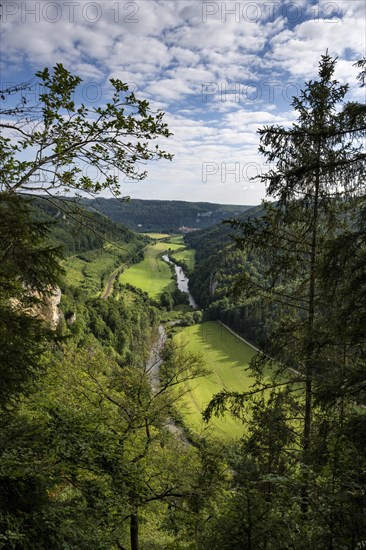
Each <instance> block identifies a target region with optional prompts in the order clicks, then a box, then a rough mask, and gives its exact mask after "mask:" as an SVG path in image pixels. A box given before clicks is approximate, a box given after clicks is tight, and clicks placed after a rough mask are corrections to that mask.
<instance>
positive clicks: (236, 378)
mask: <svg viewBox="0 0 366 550" xmlns="http://www.w3.org/2000/svg"><path fill="white" fill-rule="evenodd" d="M174 338H175V340H176V341H178V342H180V343H182V344H186V346H187V348H186V349H188V350H189V351H192V352H200V353H202V354H203V356H204V359H205V361H206V367H207V369H208V370H209V371H210V374H208V375H207V376H205V377H203V378H198V379H197V380H193V381H189V382H187V383H185V386H186V388H187V389H189V390H191V392H190V393H189V394H187V396H186V397H185V398H184V403H183V404H182V406H181V408H180V412H181V413H182V414H183V417H184V421H185V423H186V424H187V426H188V427H189V428H190V429H192V430H194V431H197V432H201V431H202V429H203V428H204V426H205V424H204V423H203V421H202V416H201V415H202V411H203V409H204V408H205V407H206V406H207V405H208V403H209V401H210V400H211V398H212V396H213V395H214V394H216V393H218V392H219V391H221V390H223V389H227V390H232V391H246V390H248V388H249V386H250V385H251V383H252V379H251V378H250V376H249V374H248V373H247V372H246V371H245V368H246V367H247V366H248V363H249V361H250V359H251V358H252V357H253V355H254V354H255V351H254V349H253V348H251V347H250V346H249V345H247V344H245V343H244V342H243V341H242V340H240V339H239V338H237V337H235V336H234V335H233V334H232V333H231V332H229V331H228V330H227V329H226V328H225V327H223V326H222V325H220V324H219V323H217V322H216V321H209V322H206V323H203V324H201V325H193V326H191V327H187V328H184V329H183V330H181V331H180V332H178V333H177V334H176V335H175V336H174ZM209 426H210V427H211V428H212V433H213V434H214V435H216V436H218V437H220V438H225V439H227V438H232V437H240V436H241V435H242V434H243V426H242V425H241V424H240V423H239V422H238V421H236V420H234V419H233V418H232V417H231V416H230V415H228V414H227V415H225V416H224V417H223V418H216V417H214V418H213V419H212V420H211V421H210V423H209Z"/></svg>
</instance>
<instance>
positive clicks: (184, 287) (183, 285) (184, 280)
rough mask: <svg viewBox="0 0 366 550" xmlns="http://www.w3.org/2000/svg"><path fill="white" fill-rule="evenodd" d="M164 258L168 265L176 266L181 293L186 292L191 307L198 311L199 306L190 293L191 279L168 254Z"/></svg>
mask: <svg viewBox="0 0 366 550" xmlns="http://www.w3.org/2000/svg"><path fill="white" fill-rule="evenodd" d="M162 258H163V260H164V261H165V262H167V263H168V264H171V265H173V266H174V269H175V276H176V278H177V286H178V288H179V290H180V291H181V292H185V293H186V294H188V300H189V305H190V306H191V308H193V309H197V308H198V306H197V304H196V302H195V300H194V298H193V296H192V294H191V293H190V292H189V287H188V283H189V279H188V277H187V276H186V275H185V273H184V271H183V269H182V268H181V267H180V265H177V264H175V263H174V262H173V261H172V260H171V259H170V258H169V256H168V254H164V256H162Z"/></svg>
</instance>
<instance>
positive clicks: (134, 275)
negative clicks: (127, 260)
mask: <svg viewBox="0 0 366 550" xmlns="http://www.w3.org/2000/svg"><path fill="white" fill-rule="evenodd" d="M179 248H181V245H180V244H174V243H166V242H160V241H159V242H157V243H155V244H154V245H152V246H150V247H149V248H148V249H147V251H146V253H145V258H144V259H143V261H142V262H140V263H138V264H135V265H132V266H131V267H129V268H128V269H126V271H124V272H123V273H122V274H121V275H120V282H121V283H123V284H126V283H129V284H131V285H133V286H136V287H137V288H141V290H143V291H144V292H147V293H148V294H149V296H150V297H151V298H153V299H154V300H159V299H160V296H161V295H162V293H163V292H165V291H169V292H172V291H174V289H175V281H174V279H173V278H172V272H171V270H170V267H169V265H168V264H167V263H166V262H164V261H163V260H161V259H160V257H159V256H160V255H161V254H163V253H164V252H166V251H167V252H168V253H169V252H170V251H174V250H177V249H179Z"/></svg>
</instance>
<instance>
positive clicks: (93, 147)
mask: <svg viewBox="0 0 366 550" xmlns="http://www.w3.org/2000/svg"><path fill="white" fill-rule="evenodd" d="M335 66H336V59H333V58H332V57H331V56H330V55H329V54H328V53H326V54H325V55H323V56H322V57H321V60H320V62H319V70H318V77H317V80H310V81H309V82H306V83H305V84H304V88H303V90H302V92H301V94H299V96H298V97H295V98H294V99H293V102H292V107H293V110H294V114H296V115H297V117H298V118H297V122H296V123H294V124H293V125H292V126H290V127H283V126H281V125H273V126H266V127H264V128H262V129H260V130H259V151H260V153H261V154H262V155H263V156H264V158H265V159H266V161H268V165H270V166H271V168H270V169H269V171H268V172H267V173H266V174H263V175H262V176H261V177H262V180H263V181H264V183H265V185H266V190H267V193H268V195H269V196H270V197H271V198H272V199H274V200H267V201H263V202H262V204H261V206H258V207H254V208H251V209H246V211H244V212H242V211H240V208H239V207H232V208H229V210H220V208H221V207H219V206H218V205H216V206H218V208H217V210H216V214H217V216H218V217H220V218H221V216H222V217H230V218H233V219H232V220H231V222H230V224H229V225H228V224H225V225H222V224H219V225H215V226H213V227H211V228H207V229H205V230H203V231H197V232H194V233H191V234H189V235H187V236H186V237H185V243H186V245H187V246H188V247H190V248H187V247H185V246H184V245H183V236H182V235H161V234H158V235H155V236H151V238H149V237H148V236H144V235H141V234H137V233H135V232H134V231H132V230H131V229H128V228H126V226H121V225H119V224H118V223H115V222H114V221H111V220H109V219H107V218H106V217H105V216H104V215H101V214H100V213H95V212H94V211H92V212H91V211H90V210H88V211H84V210H83V209H80V206H78V205H77V204H76V203H75V201H74V200H73V199H71V200H67V201H64V200H60V199H58V198H55V197H54V196H53V195H52V194H51V192H50V190H53V191H55V193H56V194H57V192H59V191H60V189H61V188H62V189H63V188H64V187H65V186H67V187H68V188H70V189H72V190H73V191H74V192H75V193H78V192H79V191H80V190H81V191H85V192H88V193H96V194H98V193H100V192H101V191H102V190H105V189H108V190H109V191H110V192H111V193H117V192H119V189H118V179H117V178H115V177H114V176H111V175H110V173H109V172H108V170H107V169H109V168H110V166H112V167H114V168H118V170H120V171H121V172H122V173H124V174H125V175H127V176H131V175H133V176H135V178H136V179H142V178H143V177H144V173H141V168H140V165H139V162H140V161H147V160H153V159H156V158H159V159H160V158H163V159H165V160H169V159H170V158H171V155H170V154H169V153H167V152H166V151H165V149H159V147H157V146H156V144H155V143H154V142H153V143H152V142H151V140H153V141H155V139H156V138H160V137H163V138H166V137H169V136H170V135H171V134H170V132H169V130H168V128H167V126H166V124H165V123H164V122H163V113H162V112H161V111H158V112H157V113H151V111H150V110H149V104H148V102H147V101H145V100H139V99H137V98H136V96H135V95H134V94H131V95H127V96H126V93H127V91H128V86H127V85H125V84H123V83H122V82H120V81H119V80H115V79H111V81H110V85H111V89H112V95H111V97H109V98H108V99H109V101H108V103H107V104H106V105H105V106H99V105H98V106H97V107H95V106H93V107H91V108H90V107H87V106H85V105H80V106H79V105H76V104H75V103H74V101H73V97H74V92H75V88H76V87H77V85H78V84H79V83H80V79H79V78H78V77H75V76H73V75H71V74H70V73H69V72H68V71H67V70H66V69H65V68H64V67H63V66H62V65H61V64H58V65H56V67H55V68H54V69H53V71H49V70H48V69H45V70H44V71H42V72H40V73H38V77H39V78H40V79H41V84H42V86H43V88H44V90H45V93H42V94H41V95H40V105H37V109H33V108H32V106H28V104H27V102H23V103H21V106H20V107H18V108H14V109H12V108H11V109H10V110H7V111H6V117H9V118H11V117H13V118H12V121H13V125H12V130H13V131H14V132H17V133H16V136H17V137H16V138H14V139H13V138H8V137H2V136H0V158H1V160H2V168H1V170H2V174H5V177H4V179H3V180H2V182H1V188H0V189H1V190H0V234H1V239H0V374H1V384H0V548H1V549H4V550H33V549H37V550H50V549H52V550H69V549H70V550H71V549H72V550H73V549H75V550H78V549H80V550H94V549H95V550H244V549H245V550H246V549H247V550H323V549H324V550H362V549H365V546H366V543H365V541H366V521H365V518H366V445H365V442H366V414H365V411H366V408H365V407H366V375H365V364H366V348H365V343H366V329H365V327H366V322H365V321H366V313H365V312H366V309H365V304H366V277H365V266H366V193H365V177H366V152H365V148H364V138H365V135H366V108H365V105H364V104H361V103H358V102H355V101H351V102H348V101H347V100H346V95H347V91H348V86H347V85H344V84H341V83H340V82H339V81H337V80H336V79H335V78H334V71H335ZM358 66H359V67H361V68H363V69H366V59H364V60H361V61H360V62H359V64H358ZM364 77H365V71H364V70H363V73H362V74H361V76H360V80H361V81H362V82H364ZM24 86H25V88H27V86H26V85H24ZM23 89H24V88H23ZM4 93H7V94H10V95H11V93H12V89H11V90H10V91H5V92H4ZM27 109H29V110H27ZM27 116H28V119H27V120H28V125H25V124H24V118H26V117H27ZM276 120H277V119H276ZM32 123H33V126H32ZM1 124H2V123H0V126H1ZM5 127H6V128H8V129H9V127H8V126H7V123H5ZM28 127H30V129H29V128H28ZM28 132H29V133H28ZM126 137H127V140H128V141H126ZM86 143H87V145H85V144H86ZM27 149H28V151H26V150H27ZM45 149H48V151H51V154H47V153H45ZM35 150H36V152H35ZM24 151H26V152H27V154H28V155H29V160H24V159H25V158H28V157H27V155H24ZM32 155H34V156H33V157H32V159H30V157H31V156H32ZM81 161H85V162H88V163H90V165H93V166H98V167H99V168H101V172H102V174H103V178H102V179H101V180H100V181H93V180H92V179H91V178H89V177H87V176H85V175H84V174H83V173H82V170H81V169H80V167H79V164H78V163H79V162H81ZM141 164H142V162H141ZM37 170H44V172H45V173H46V174H47V175H48V174H51V176H52V177H51V178H50V179H48V180H47V179H46V178H45V179H41V178H36V180H35V186H36V187H35V189H34V190H36V191H37V192H40V191H42V190H44V188H45V187H47V185H49V189H48V191H49V192H48V193H47V198H39V197H36V198H35V199H33V198H30V196H29V195H26V196H25V195H24V193H25V192H27V191H28V190H29V186H30V185H31V181H30V178H31V176H32V175H33V174H34V173H35V171H37ZM37 186H38V187H37ZM102 202H103V200H102ZM106 203H107V204H115V203H114V202H108V201H106ZM79 204H80V203H79ZM122 204H123V205H124V207H126V208H128V203H122ZM187 204H189V203H185V205H187ZM177 205H178V206H177ZM185 205H184V204H183V205H179V203H176V204H175V203H174V204H173V203H169V204H168V205H165V206H164V203H160V205H159V204H158V205H157V206H158V208H157V209H156V211H157V212H159V207H161V211H160V214H159V225H158V226H157V217H156V214H155V211H154V207H153V205H149V211H150V207H151V212H154V214H151V226H150V228H152V226H153V225H154V224H156V225H155V226H154V228H156V229H158V230H159V231H160V232H161V231H163V230H164V229H165V228H166V227H167V226H169V225H170V224H172V223H173V217H174V216H175V217H176V219H175V221H174V227H175V228H176V226H177V225H178V224H179V223H181V219H180V218H179V216H178V210H179V208H182V209H183V212H184V211H186V206H185ZM140 206H141V205H140ZM211 206H212V205H210V206H209V208H211ZM176 208H177V209H176ZM202 208H203V209H205V208H206V206H204V207H202V205H200V206H199V207H197V208H196V207H195V205H194V204H191V205H190V206H189V207H188V206H187V209H188V210H189V209H191V210H190V211H191V212H192V209H193V210H194V211H195V214H194V217H195V219H196V220H197V219H200V218H201V217H204V218H205V219H206V217H207V218H210V220H211V221H212V219H214V217H215V216H214V215H213V214H210V215H209V216H203V215H201V216H198V213H201V214H202ZM204 211H205V210H204ZM142 212H144V216H145V217H146V218H147V219H149V216H148V213H146V212H145V211H144V210H143V209H142V210H141V209H140V213H139V216H140V215H141V213H142ZM197 212H198V213H197ZM205 212H206V213H207V211H205ZM212 212H213V211H212ZM216 214H215V215H216ZM211 218H212V219H211ZM191 219H192V220H193V217H192V218H191ZM136 223H140V222H137V220H136ZM182 223H184V224H186V223H189V222H188V221H187V219H186V220H185V221H184V222H182ZM141 225H142V224H141ZM139 229H142V228H141V227H140V228H139ZM146 229H147V228H146ZM232 234H233V236H234V239H232V237H231V235H232ZM165 254H169V255H171V259H169V257H165V259H164V257H163V255H165ZM175 257H176V260H177V262H180V263H181V264H182V265H183V266H184V269H186V267H187V268H188V270H189V271H188V274H189V276H190V277H191V290H192V292H193V293H194V297H195V298H196V300H197V302H198V304H199V306H201V307H202V311H199V310H196V309H195V310H193V307H195V304H194V302H193V304H192V307H191V306H190V305H189V304H188V303H187V295H186V290H179V288H178V284H179V282H182V281H183V282H185V278H183V275H184V273H183V272H182V271H181V270H177V271H176V270H175V267H174V265H173V263H172V260H174V258H175ZM135 263H137V265H132V264H135ZM55 297H56V298H60V302H59V303H58V302H57V303H56V300H53V306H52V307H53V308H56V309H57V320H56V322H50V316H49V315H47V314H45V310H46V309H47V307H48V306H49V302H50V300H51V299H52V298H55ZM216 319H218V320H222V321H224V322H225V323H227V324H228V325H230V326H231V327H232V328H233V329H234V330H235V331H237V332H240V333H241V334H243V335H244V337H245V338H247V339H248V340H250V341H252V342H254V343H256V344H257V346H258V347H259V349H254V348H253V347H252V346H250V345H248V343H247V342H243V341H242V339H241V338H238V337H237V335H236V334H235V333H234V334H232V332H230V331H229V330H227V329H226V328H225V327H222V325H220V323H217V322H205V321H206V320H216ZM221 329H224V330H221ZM225 415H230V416H231V418H230V422H227V421H226V419H227V416H225ZM215 417H218V419H220V421H219V422H217V423H216V430H215V425H214V424H212V423H211V424H210V422H211V421H212V419H213V418H215Z"/></svg>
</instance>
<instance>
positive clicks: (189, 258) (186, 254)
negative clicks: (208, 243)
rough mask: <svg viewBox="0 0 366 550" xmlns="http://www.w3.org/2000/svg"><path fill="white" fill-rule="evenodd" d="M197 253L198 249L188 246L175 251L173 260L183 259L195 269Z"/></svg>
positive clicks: (189, 267) (172, 256)
mask: <svg viewBox="0 0 366 550" xmlns="http://www.w3.org/2000/svg"><path fill="white" fill-rule="evenodd" d="M195 254H196V251H195V250H194V249H193V248H187V249H186V250H181V251H180V252H174V254H172V255H171V259H172V260H173V262H175V261H178V262H180V261H182V260H183V261H184V262H185V263H186V264H187V266H188V269H189V270H191V271H193V270H194V262H195Z"/></svg>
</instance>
